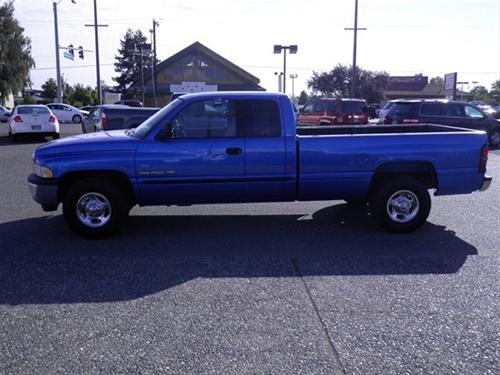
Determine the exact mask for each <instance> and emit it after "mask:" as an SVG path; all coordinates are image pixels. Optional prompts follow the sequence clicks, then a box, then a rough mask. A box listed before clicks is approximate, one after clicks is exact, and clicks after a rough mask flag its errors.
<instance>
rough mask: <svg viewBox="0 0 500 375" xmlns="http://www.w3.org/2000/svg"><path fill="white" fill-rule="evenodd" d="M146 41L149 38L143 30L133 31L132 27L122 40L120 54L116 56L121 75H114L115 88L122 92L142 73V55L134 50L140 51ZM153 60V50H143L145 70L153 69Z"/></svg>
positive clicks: (116, 66)
mask: <svg viewBox="0 0 500 375" xmlns="http://www.w3.org/2000/svg"><path fill="white" fill-rule="evenodd" d="M146 41H147V38H146V36H145V35H144V34H143V33H142V31H141V30H136V31H133V30H132V29H128V30H127V32H126V33H125V35H124V37H123V39H122V40H120V48H119V49H118V55H116V56H115V60H116V62H115V72H117V73H119V76H118V77H114V78H113V80H114V81H115V82H116V83H117V85H116V86H115V89H116V90H117V91H119V92H121V93H122V94H125V92H126V90H127V87H128V86H130V84H131V83H132V82H133V80H134V78H135V77H138V76H139V75H140V73H141V56H140V55H139V54H138V53H134V51H139V46H140V45H141V44H143V43H146ZM151 60H152V52H151V50H143V64H144V71H146V70H148V69H151V64H152V61H151Z"/></svg>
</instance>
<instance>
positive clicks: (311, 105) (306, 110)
mask: <svg viewBox="0 0 500 375" xmlns="http://www.w3.org/2000/svg"><path fill="white" fill-rule="evenodd" d="M313 109H314V103H307V104H306V105H305V106H304V109H303V110H302V112H304V113H311V112H312V111H313Z"/></svg>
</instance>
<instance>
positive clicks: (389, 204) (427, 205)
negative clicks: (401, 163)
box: [371, 177, 431, 233]
mask: <svg viewBox="0 0 500 375" xmlns="http://www.w3.org/2000/svg"><path fill="white" fill-rule="evenodd" d="M371 207H372V214H373V216H374V218H375V221H376V222H377V223H378V224H379V225H380V226H381V227H382V228H383V229H384V230H386V231H388V232H393V233H408V232H412V231H414V230H415V229H417V228H418V227H420V226H422V225H423V224H424V223H425V221H426V220H427V218H428V217H429V213H430V210H431V198H430V196H429V192H428V191H427V188H426V187H425V185H424V184H423V183H422V182H420V181H419V180H417V179H415V178H412V177H401V178H395V179H391V180H388V181H387V182H385V183H382V184H380V185H379V188H378V189H377V190H376V192H375V196H374V199H373V200H372V202H371Z"/></svg>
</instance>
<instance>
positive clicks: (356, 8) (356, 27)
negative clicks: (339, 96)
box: [344, 0, 366, 98]
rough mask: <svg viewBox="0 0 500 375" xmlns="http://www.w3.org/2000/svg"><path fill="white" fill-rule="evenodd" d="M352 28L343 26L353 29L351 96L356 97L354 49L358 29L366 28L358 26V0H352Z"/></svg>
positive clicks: (355, 47) (355, 48) (356, 74)
mask: <svg viewBox="0 0 500 375" xmlns="http://www.w3.org/2000/svg"><path fill="white" fill-rule="evenodd" d="M354 1H355V3H354V28H352V27H345V28H344V30H354V43H353V44H354V46H353V52H352V79H351V96H352V97H353V98H355V97H356V92H357V91H356V88H357V86H358V73H357V67H356V50H357V44H358V30H366V28H365V27H358V0H354Z"/></svg>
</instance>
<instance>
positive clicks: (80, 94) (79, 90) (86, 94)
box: [70, 83, 95, 107]
mask: <svg viewBox="0 0 500 375" xmlns="http://www.w3.org/2000/svg"><path fill="white" fill-rule="evenodd" d="M94 92H95V90H93V89H92V88H91V87H90V86H87V87H85V86H83V85H81V84H79V83H77V84H76V85H75V86H73V96H72V97H71V100H70V102H71V104H73V105H74V106H75V107H81V106H82V105H89V104H94V97H95V95H94ZM77 104H79V105H77Z"/></svg>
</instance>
